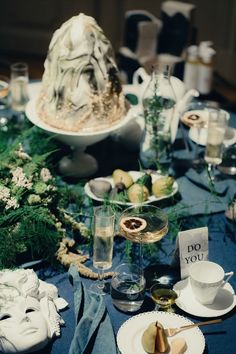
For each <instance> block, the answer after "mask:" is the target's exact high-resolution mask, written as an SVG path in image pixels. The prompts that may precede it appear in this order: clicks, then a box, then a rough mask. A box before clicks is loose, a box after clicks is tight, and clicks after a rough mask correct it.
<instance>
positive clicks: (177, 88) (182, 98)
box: [130, 67, 199, 142]
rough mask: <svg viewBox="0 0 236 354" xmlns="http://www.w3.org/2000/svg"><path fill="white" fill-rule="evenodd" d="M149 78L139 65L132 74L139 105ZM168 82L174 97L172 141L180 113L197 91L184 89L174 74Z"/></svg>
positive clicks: (182, 83) (195, 95) (196, 95)
mask: <svg viewBox="0 0 236 354" xmlns="http://www.w3.org/2000/svg"><path fill="white" fill-rule="evenodd" d="M140 80H141V82H140ZM150 80H151V76H150V75H149V74H148V73H147V72H146V70H145V69H144V68H143V67H140V68H139V69H138V70H136V71H135V73H134V75H133V84H132V86H133V89H134V91H135V94H136V96H137V99H138V103H139V105H141V104H142V98H143V94H144V91H145V90H146V88H147V85H148V84H149V82H150ZM170 83H171V86H172V88H173V91H174V94H175V97H176V104H175V108H174V116H173V119H172V122H171V141H172V142H174V140H175V137H176V134H177V128H178V123H179V118H180V115H181V114H182V113H183V112H184V111H185V110H186V108H187V105H188V104H189V102H190V101H191V100H192V98H193V97H198V96H199V92H198V91H197V90H194V89H191V90H189V91H186V87H185V84H184V82H183V81H181V80H180V79H178V78H177V77H175V76H170ZM130 86H131V85H130Z"/></svg>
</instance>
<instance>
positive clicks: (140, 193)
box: [128, 183, 149, 204]
mask: <svg viewBox="0 0 236 354" xmlns="http://www.w3.org/2000/svg"><path fill="white" fill-rule="evenodd" d="M148 197H149V191H148V189H147V187H146V186H144V185H142V184H138V183H134V184H132V186H131V187H129V189H128V199H129V201H130V202H131V203H134V204H137V203H142V202H145V201H146V200H147V199H148Z"/></svg>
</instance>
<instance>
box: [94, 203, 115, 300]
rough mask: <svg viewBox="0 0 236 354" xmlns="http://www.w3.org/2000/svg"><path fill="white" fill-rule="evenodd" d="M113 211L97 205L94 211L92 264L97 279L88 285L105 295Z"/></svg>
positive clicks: (109, 259)
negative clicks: (96, 273)
mask: <svg viewBox="0 0 236 354" xmlns="http://www.w3.org/2000/svg"><path fill="white" fill-rule="evenodd" d="M114 227H115V213H114V211H113V210H112V208H111V207H110V206H106V205H104V206H101V207H97V208H96V209H95V212H94V235H93V266H94V267H95V268H96V269H97V270H98V278H99V280H98V281H96V282H95V283H93V284H92V285H91V286H90V290H91V291H92V292H95V293H97V294H100V295H105V294H106V293H107V289H106V286H105V282H104V271H105V270H106V269H109V268H111V266H112V256H113V237H114Z"/></svg>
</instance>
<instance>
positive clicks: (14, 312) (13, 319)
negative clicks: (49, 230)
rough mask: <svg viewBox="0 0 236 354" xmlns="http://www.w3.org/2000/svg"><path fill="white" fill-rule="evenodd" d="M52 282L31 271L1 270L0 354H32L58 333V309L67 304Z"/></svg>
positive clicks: (61, 321) (59, 319)
mask: <svg viewBox="0 0 236 354" xmlns="http://www.w3.org/2000/svg"><path fill="white" fill-rule="evenodd" d="M67 305H68V304H67V302H66V301H65V300H64V299H62V298H58V292H57V288H56V287H55V285H52V284H47V283H46V282H44V281H41V280H39V279H38V277H37V275H36V273H35V272H34V271H33V270H29V269H27V270H24V269H18V270H15V271H10V270H6V271H1V272H0V353H9V354H11V353H31V352H34V351H37V350H40V349H42V348H44V347H45V346H46V345H47V344H48V342H49V341H50V340H51V339H52V338H54V337H58V336H59V335H60V326H61V325H62V324H63V323H64V321H63V320H62V318H61V316H60V315H59V314H58V311H59V310H61V309H63V308H65V307H66V306H67Z"/></svg>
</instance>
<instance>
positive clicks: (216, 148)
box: [204, 110, 228, 181]
mask: <svg viewBox="0 0 236 354" xmlns="http://www.w3.org/2000/svg"><path fill="white" fill-rule="evenodd" d="M227 124H228V120H227V116H226V114H225V112H223V111H221V110H211V111H209V120H208V130H207V143H206V150H205V156H204V159H205V161H206V162H207V165H208V173H209V176H210V180H211V181H213V180H214V179H215V173H214V172H215V168H216V166H217V165H219V164H221V162H222V156H223V149H224V137H225V131H226V128H227Z"/></svg>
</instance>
